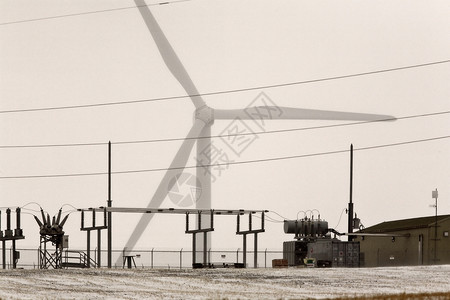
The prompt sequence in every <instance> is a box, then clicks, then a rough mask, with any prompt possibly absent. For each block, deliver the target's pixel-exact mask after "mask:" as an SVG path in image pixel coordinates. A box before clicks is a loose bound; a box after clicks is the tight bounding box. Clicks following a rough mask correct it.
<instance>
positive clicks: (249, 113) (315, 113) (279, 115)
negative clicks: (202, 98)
mask: <svg viewBox="0 0 450 300" xmlns="http://www.w3.org/2000/svg"><path fill="white" fill-rule="evenodd" d="M214 117H215V119H222V120H230V119H236V118H239V119H243V120H250V119H253V120H348V121H395V120H396V118H395V117H393V116H388V115H377V114H365V113H353V112H342V111H331V110H318V109H304V108H292V107H282V106H254V107H247V108H245V109H216V110H215V111H214Z"/></svg>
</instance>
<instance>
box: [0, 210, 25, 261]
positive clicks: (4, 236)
mask: <svg viewBox="0 0 450 300" xmlns="http://www.w3.org/2000/svg"><path fill="white" fill-rule="evenodd" d="M20 211H21V210H20V207H18V208H16V229H14V231H13V230H12V229H11V209H10V208H8V209H6V230H4V231H2V230H1V219H2V218H1V211H0V241H2V263H3V269H6V241H11V242H12V268H13V269H15V268H16V267H17V261H18V260H19V258H20V252H19V251H16V241H17V240H23V239H24V238H25V236H24V235H23V230H22V228H20Z"/></svg>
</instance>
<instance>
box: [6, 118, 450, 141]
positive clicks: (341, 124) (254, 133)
mask: <svg viewBox="0 0 450 300" xmlns="http://www.w3.org/2000/svg"><path fill="white" fill-rule="evenodd" d="M445 114H450V111H441V112H434V113H428V114H419V115H410V116H404V117H398V118H395V119H396V120H406V119H413V118H423V117H432V116H439V115H445ZM389 120H390V119H381V120H372V121H359V122H351V123H338V124H330V125H321V126H310V127H297V128H287V129H278V130H267V131H255V132H247V133H233V134H222V135H210V136H201V137H193V138H188V137H184V138H181V137H179V138H165V139H150V140H137V141H119V142H112V143H111V144H113V145H126V144H143V143H162V142H175V141H184V140H201V139H206V138H208V139H209V138H224V137H234V136H247V135H262V134H274V133H286V132H295V131H306V130H314V129H326V128H334V127H344V126H354V125H362V124H368V123H375V122H384V121H389ZM105 145H108V143H107V142H95V143H65V144H34V145H0V149H17V148H52V147H83V146H105Z"/></svg>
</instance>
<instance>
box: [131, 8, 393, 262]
mask: <svg viewBox="0 0 450 300" xmlns="http://www.w3.org/2000/svg"><path fill="white" fill-rule="evenodd" d="M134 2H135V4H136V6H137V8H138V9H139V12H140V14H141V16H142V18H143V20H144V22H145V24H146V26H147V28H148V30H149V31H150V34H151V35H152V37H153V39H154V41H155V43H156V45H157V47H158V50H159V52H160V54H161V56H162V58H163V60H164V62H165V64H166V66H167V68H168V69H169V70H170V72H171V73H172V75H173V76H174V77H175V78H176V79H177V80H178V82H179V83H180V85H181V86H182V87H183V88H184V90H185V91H186V93H187V94H188V95H190V98H191V101H192V103H193V104H194V106H195V114H194V117H195V120H194V124H193V125H192V127H191V129H190V130H189V132H188V134H187V136H186V138H185V140H184V141H183V143H182V145H181V147H180V148H179V149H178V152H177V153H176V155H175V157H174V159H173V161H172V163H171V164H170V166H169V168H168V171H167V172H166V173H165V175H164V177H163V178H162V180H161V182H160V184H159V186H158V188H157V189H156V191H155V193H154V195H153V197H152V199H151V200H150V202H149V203H148V206H147V207H149V208H157V207H159V206H160V205H161V203H162V202H163V201H164V199H165V198H166V196H167V195H168V193H169V191H170V190H171V189H172V187H173V185H174V184H175V182H176V180H173V178H175V177H176V176H177V175H179V174H180V172H181V171H182V170H180V167H181V168H182V167H184V166H186V163H187V161H188V158H189V156H190V154H191V152H192V149H193V148H194V145H195V144H197V149H196V152H197V157H200V156H202V157H203V158H205V160H206V161H210V159H211V151H210V150H211V138H210V136H211V127H212V125H213V124H214V121H215V120H235V119H240V120H250V119H254V117H255V116H260V117H261V116H266V117H267V119H273V120H276V119H291V120H306V119H309V120H352V121H373V120H395V118H394V117H392V116H387V115H375V114H362V113H351V112H337V111H326V110H313V109H301V108H292V107H279V106H264V107H262V106H254V107H247V108H245V109H221V110H219V109H217V110H215V109H213V108H211V107H209V106H208V105H207V104H206V103H205V101H204V100H203V98H202V97H201V95H200V93H199V92H198V90H197V88H196V87H195V85H194V83H193V82H192V80H191V78H190V76H189V74H188V73H187V71H186V69H185V68H184V66H183V64H182V63H181V61H180V59H179V58H178V56H177V54H176V53H175V51H174V49H173V48H172V46H171V45H170V43H169V41H168V40H167V38H166V36H165V35H164V33H163V31H162V30H161V27H160V26H159V24H158V22H157V21H156V19H155V17H154V16H153V14H152V13H151V11H150V9H149V7H148V6H147V4H146V3H145V1H144V0H134ZM263 111H266V112H268V114H266V115H264V114H262V112H263ZM270 112H276V113H275V114H271V113H270ZM174 168H175V169H174ZM209 169H210V166H208V165H204V164H202V163H201V162H199V161H198V160H197V167H196V177H197V179H198V180H197V183H196V184H197V189H196V190H197V193H200V196H198V198H197V201H196V207H197V208H199V209H210V208H211V173H210V170H209ZM153 215H154V214H143V215H142V217H141V219H140V220H139V222H138V224H137V225H136V228H135V230H134V231H133V233H132V235H131V236H130V238H129V239H128V242H127V243H126V246H125V250H127V251H129V250H132V249H133V248H134V246H135V245H136V243H137V241H138V240H139V238H140V237H141V235H142V234H143V232H144V230H145V229H146V227H147V226H148V224H149V223H150V221H151V219H152V218H153ZM201 237H202V235H199V238H201ZM209 240H210V239H209ZM197 245H203V243H202V242H201V241H198V242H197ZM199 253H202V251H199ZM198 261H202V260H201V259H199V260H198Z"/></svg>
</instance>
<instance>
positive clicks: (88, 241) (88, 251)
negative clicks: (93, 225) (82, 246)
mask: <svg viewBox="0 0 450 300" xmlns="http://www.w3.org/2000/svg"><path fill="white" fill-rule="evenodd" d="M86 233H87V250H86V254H87V264H86V267H88V268H90V267H91V231H90V230H87V232H86Z"/></svg>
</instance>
